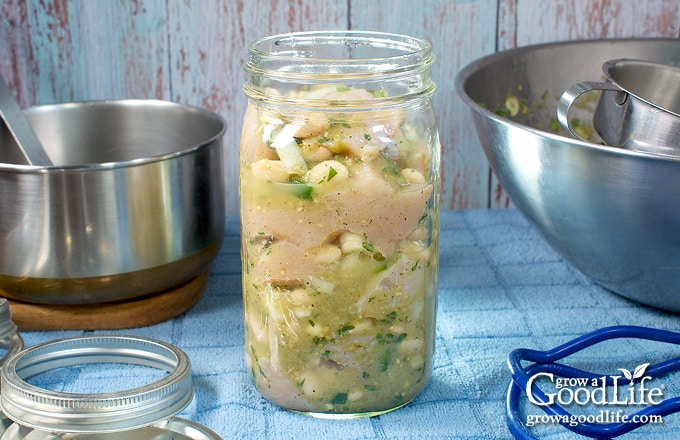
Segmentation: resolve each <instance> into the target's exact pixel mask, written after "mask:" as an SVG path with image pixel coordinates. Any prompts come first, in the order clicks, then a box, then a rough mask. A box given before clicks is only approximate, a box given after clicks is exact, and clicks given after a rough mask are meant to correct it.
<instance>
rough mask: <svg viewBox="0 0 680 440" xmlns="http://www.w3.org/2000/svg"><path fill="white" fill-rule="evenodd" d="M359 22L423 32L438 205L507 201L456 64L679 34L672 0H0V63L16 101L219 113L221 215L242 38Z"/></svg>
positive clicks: (231, 175) (679, 18)
mask: <svg viewBox="0 0 680 440" xmlns="http://www.w3.org/2000/svg"><path fill="white" fill-rule="evenodd" d="M322 29H364V30H379V31H386V32H396V33H403V34H411V35H413V36H418V37H423V38H427V39H429V40H430V41H431V42H432V44H433V48H434V51H435V53H436V55H437V58H438V62H437V64H436V66H435V68H434V69H433V77H434V80H435V81H436V82H437V85H438V92H437V95H436V98H435V104H434V105H435V111H436V112H437V114H438V119H439V130H440V135H441V140H442V147H443V170H442V171H443V191H442V207H443V208H445V209H465V208H491V207H504V206H508V199H507V196H506V195H505V193H504V192H503V190H502V188H501V187H500V185H499V184H498V183H497V181H496V180H495V178H494V176H493V173H492V172H491V171H490V169H489V166H488V163H487V161H486V159H485V157H484V154H483V152H482V149H481V147H480V145H479V142H478V141H477V138H476V134H475V133H474V131H473V128H472V126H471V117H470V115H469V110H468V109H467V108H465V107H464V106H463V104H462V102H461V101H460V100H459V98H458V97H457V96H456V93H455V90H454V78H455V75H456V73H457V72H458V71H459V70H460V69H461V68H462V67H464V66H465V65H466V64H468V63H470V62H472V61H474V60H475V59H477V58H479V57H482V56H484V55H488V54H491V53H493V52H496V51H500V50H504V49H509V48H512V47H516V46H524V45H529V44H537V43H544V42H554V41H563V40H579V39H597V38H614V37H623V38H628V37H650V38H651V37H672V38H678V37H680V2H679V1H678V0H636V1H629V0H0V74H1V75H2V76H3V77H4V78H5V80H6V81H7V83H8V85H9V87H10V89H12V90H13V91H14V92H15V95H16V97H17V99H18V100H19V102H20V104H21V105H22V106H29V105H36V104H50V103H55V102H66V101H78V100H90V99H119V98H155V99H164V100H172V101H177V102H181V103H185V104H191V105H198V106H203V107H206V108H209V109H211V110H214V111H216V112H218V113H220V114H221V115H222V116H223V117H224V118H225V119H226V121H227V124H228V128H227V132H226V135H225V138H224V144H225V155H224V160H225V164H226V167H225V169H226V197H227V209H228V213H229V214H236V213H237V212H238V192H237V184H236V182H237V166H236V160H237V150H238V141H239V135H240V126H241V117H242V113H243V111H244V109H245V104H246V100H245V97H244V95H243V94H242V92H241V86H242V83H243V80H244V73H243V70H242V65H243V62H244V60H245V57H246V47H247V44H248V43H249V42H250V41H252V40H254V39H256V38H259V37H262V36H266V35H269V34H275V33H282V32H290V31H302V30H322Z"/></svg>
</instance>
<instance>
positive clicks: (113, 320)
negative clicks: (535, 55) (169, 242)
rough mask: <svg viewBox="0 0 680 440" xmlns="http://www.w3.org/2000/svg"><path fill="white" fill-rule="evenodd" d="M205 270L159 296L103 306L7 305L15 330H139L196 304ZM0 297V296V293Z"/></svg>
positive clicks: (18, 303)
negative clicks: (138, 328) (135, 328)
mask: <svg viewBox="0 0 680 440" xmlns="http://www.w3.org/2000/svg"><path fill="white" fill-rule="evenodd" d="M209 274H210V270H209V269H206V270H205V271H203V272H202V273H201V274H199V275H198V276H196V277H194V278H192V279H191V280H189V281H187V282H186V283H184V284H180V285H179V286H177V287H174V288H171V289H169V290H165V291H163V292H160V293H157V294H153V295H149V296H145V297H143V298H136V299H131V300H127V301H120V302H114V303H105V304H63V305H62V304H58V305H54V304H33V303H26V302H20V301H16V300H8V301H9V310H10V312H11V314H12V321H14V323H15V324H16V325H17V327H19V330H24V331H27V330H113V329H126V328H133V327H143V326H147V325H152V324H158V323H159V322H163V321H167V320H168V319H172V318H175V317H177V316H179V315H181V314H182V313H184V312H186V311H187V310H189V309H190V308H191V307H193V306H194V304H196V302H198V300H199V299H200V298H201V295H202V294H203V291H204V290H205V286H206V284H207V283H208V275H209ZM0 296H1V292H0Z"/></svg>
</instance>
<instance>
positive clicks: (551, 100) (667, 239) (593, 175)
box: [456, 39, 680, 311]
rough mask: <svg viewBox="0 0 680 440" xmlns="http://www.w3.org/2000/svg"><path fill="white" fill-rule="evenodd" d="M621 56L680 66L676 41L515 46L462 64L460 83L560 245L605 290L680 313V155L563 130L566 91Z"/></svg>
mask: <svg viewBox="0 0 680 440" xmlns="http://www.w3.org/2000/svg"><path fill="white" fill-rule="evenodd" d="M617 58H636V59H645V60H650V61H656V62H663V63H668V64H672V65H680V40H677V39H668V40H660V39H651V40H599V41H582V42H569V43H555V44H544V45H536V46H529V47H523V48H518V49H513V50H509V51H505V52H501V53H497V54H494V55H490V56H488V57H485V58H482V59H480V60H477V61H475V62H473V63H472V64H470V65H468V66H467V67H465V68H464V69H463V70H462V71H461V72H460V73H459V74H458V76H457V78H456V88H457V91H458V93H459V94H460V96H461V97H462V99H463V101H464V102H465V103H466V104H467V105H468V106H469V107H470V108H471V109H472V115H473V119H474V123H475V126H476V129H477V134H478V136H479V139H480V141H481V144H482V147H483V148H484V152H485V154H486V156H487V158H488V160H489V162H490V164H491V167H492V168H493V170H494V171H495V173H496V174H497V176H498V178H499V180H500V182H501V184H502V186H503V188H504V189H505V191H506V192H507V193H508V195H509V196H510V198H511V199H512V201H513V203H514V204H515V206H516V207H517V208H518V209H519V210H520V211H521V212H522V213H523V214H524V215H525V216H526V218H527V219H528V220H529V221H530V222H531V223H532V224H533V225H534V226H535V227H536V228H537V230H538V231H539V232H540V233H541V234H542V235H543V236H544V237H545V239H546V240H547V242H548V243H549V244H550V245H551V246H552V247H553V248H554V249H555V250H556V251H557V252H558V253H560V254H561V255H562V256H563V257H564V258H565V259H566V260H567V261H569V262H570V263H571V264H572V265H573V266H574V267H576V268H577V269H579V270H580V271H581V272H583V273H584V274H586V275H587V276H588V277H590V278H591V279H592V280H593V281H595V282H596V283H598V284H600V285H602V286H603V287H605V288H607V289H610V290H612V291H614V292H616V293H618V294H620V295H622V296H625V297H627V298H630V299H633V300H636V301H639V302H641V303H644V304H648V305H651V306H655V307H658V308H662V309H666V310H672V311H680V159H678V158H674V157H668V156H661V155H654V154H651V153H642V152H635V151H631V150H625V149H621V148H616V147H608V146H604V145H600V144H598V143H596V142H585V141H581V140H577V139H574V138H573V137H570V136H569V135H568V134H566V133H565V132H558V131H556V130H558V127H559V124H557V121H556V117H555V114H556V106H557V100H558V99H559V97H560V95H561V94H562V92H563V91H564V90H566V89H567V88H568V87H570V86H571V85H572V84H575V83H577V82H579V81H583V80H592V79H597V78H601V66H602V64H603V63H604V62H605V61H607V60H611V59H617ZM506 102H507V103H508V105H506ZM592 104H593V105H592V106H588V105H585V106H584V108H582V109H580V111H582V112H583V120H592V110H594V105H595V104H596V101H594V102H592ZM512 115H514V116H512ZM585 131H588V128H586V130H585ZM593 140H596V138H593ZM565 300H568V299H565Z"/></svg>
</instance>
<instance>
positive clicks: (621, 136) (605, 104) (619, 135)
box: [557, 59, 680, 155]
mask: <svg viewBox="0 0 680 440" xmlns="http://www.w3.org/2000/svg"><path fill="white" fill-rule="evenodd" d="M602 72H603V73H604V76H605V78H606V80H605V82H593V81H583V82H580V83H577V84H574V85H573V86H571V87H569V88H568V89H567V90H566V91H565V92H564V94H563V95H562V97H561V98H560V100H559V102H558V105H557V119H558V120H559V122H560V123H561V124H562V125H563V126H564V127H565V128H567V129H568V130H569V131H571V133H572V134H574V135H576V136H578V134H576V133H575V132H574V130H573V129H572V127H571V125H570V123H569V119H568V115H569V110H570V108H571V107H572V106H573V105H574V104H575V101H576V99H577V98H578V97H579V96H581V95H583V94H584V93H588V92H592V91H600V92H601V95H600V98H599V101H598V104H597V108H596V109H595V112H594V115H593V121H592V122H593V127H594V128H595V129H596V131H597V132H598V134H599V135H600V137H601V138H602V140H603V141H604V142H605V143H606V144H607V145H611V146H614V147H621V148H626V149H629V150H636V151H643V152H648V153H658V154H666V155H678V154H680V67H676V66H672V65H667V64H660V63H654V62H650V61H644V60H631V59H615V60H610V61H607V62H605V63H604V64H603V65H602ZM579 137H580V136H579Z"/></svg>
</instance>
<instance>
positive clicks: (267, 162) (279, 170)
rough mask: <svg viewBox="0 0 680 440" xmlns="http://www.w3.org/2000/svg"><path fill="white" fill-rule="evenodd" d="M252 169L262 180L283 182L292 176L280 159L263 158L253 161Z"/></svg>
mask: <svg viewBox="0 0 680 440" xmlns="http://www.w3.org/2000/svg"><path fill="white" fill-rule="evenodd" d="M251 169H252V170H253V175H254V176H255V177H256V178H258V179H262V180H268V181H272V182H279V183H283V182H287V181H288V179H289V178H290V174H289V173H288V171H286V169H285V167H284V166H283V163H282V162H281V161H280V160H271V159H261V160H258V161H257V162H255V163H253V165H252V167H251Z"/></svg>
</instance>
